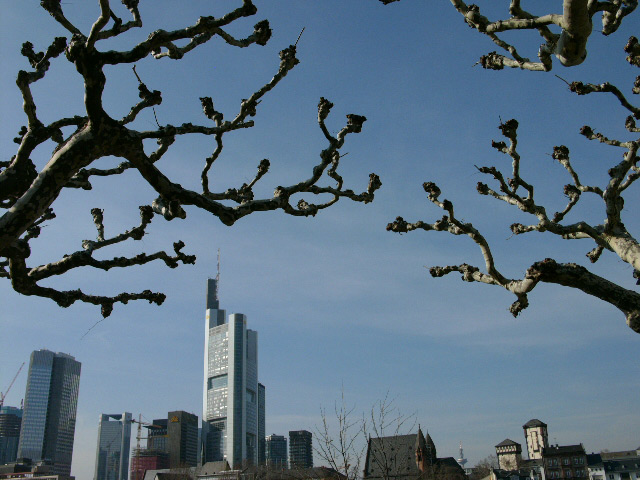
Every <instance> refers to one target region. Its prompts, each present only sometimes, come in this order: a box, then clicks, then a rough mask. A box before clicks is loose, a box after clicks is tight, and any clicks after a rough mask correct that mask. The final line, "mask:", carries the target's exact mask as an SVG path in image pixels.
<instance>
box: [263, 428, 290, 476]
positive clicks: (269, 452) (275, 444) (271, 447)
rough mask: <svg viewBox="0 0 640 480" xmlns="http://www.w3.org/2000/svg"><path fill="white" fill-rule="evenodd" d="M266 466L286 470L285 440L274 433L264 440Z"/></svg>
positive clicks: (282, 436)
mask: <svg viewBox="0 0 640 480" xmlns="http://www.w3.org/2000/svg"><path fill="white" fill-rule="evenodd" d="M265 443H266V457H267V465H268V466H269V467H274V468H287V439H286V437H285V436H284V435H276V434H275V433H274V434H272V435H269V436H268V437H267V438H266V441H265Z"/></svg>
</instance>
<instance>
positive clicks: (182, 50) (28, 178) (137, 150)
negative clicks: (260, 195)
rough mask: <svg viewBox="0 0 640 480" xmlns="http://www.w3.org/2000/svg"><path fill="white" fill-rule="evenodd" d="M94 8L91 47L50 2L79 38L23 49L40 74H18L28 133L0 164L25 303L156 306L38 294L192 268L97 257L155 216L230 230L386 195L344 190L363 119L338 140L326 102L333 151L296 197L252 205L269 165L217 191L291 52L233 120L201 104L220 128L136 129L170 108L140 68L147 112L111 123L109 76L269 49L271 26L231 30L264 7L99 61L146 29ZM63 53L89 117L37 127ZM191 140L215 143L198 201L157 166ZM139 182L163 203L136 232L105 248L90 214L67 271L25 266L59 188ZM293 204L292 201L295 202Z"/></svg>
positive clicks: (98, 214) (59, 266) (161, 33)
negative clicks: (124, 68)
mask: <svg viewBox="0 0 640 480" xmlns="http://www.w3.org/2000/svg"><path fill="white" fill-rule="evenodd" d="M98 3H99V6H100V15H99V17H98V18H97V19H96V20H95V22H94V23H93V25H92V27H91V30H90V32H89V34H88V36H85V35H84V34H83V33H82V32H81V31H80V30H79V29H78V28H76V27H75V26H74V25H72V24H71V23H70V22H69V21H68V20H67V19H66V17H65V16H64V14H63V12H62V6H61V2H60V1H59V0H46V1H45V0H43V1H42V2H41V5H42V7H43V8H44V9H45V10H46V11H47V12H48V13H49V14H50V15H51V16H52V17H53V18H54V19H55V20H56V21H57V22H58V23H60V24H61V25H62V26H63V27H64V28H66V29H67V30H68V31H69V32H70V33H71V37H70V38H64V37H59V38H56V39H55V40H54V41H53V42H52V43H51V45H50V46H49V47H48V48H47V50H46V51H45V52H36V51H35V50H34V47H33V45H32V44H30V43H28V42H27V43H25V44H24V45H23V48H22V54H23V56H24V57H26V59H27V60H28V62H29V64H30V65H31V68H32V69H33V70H32V71H30V72H27V71H20V72H19V73H18V75H17V84H18V87H19V89H20V92H21V95H22V98H23V104H24V106H23V109H24V113H25V115H26V123H27V125H26V126H25V127H22V129H21V130H20V132H19V136H18V137H17V138H16V142H17V143H18V145H19V146H18V150H17V152H16V155H15V156H14V157H12V158H11V160H10V161H4V162H1V163H0V209H2V211H1V212H0V214H1V216H0V277H1V278H6V279H8V280H10V281H11V283H12V286H13V288H14V290H16V291H17V292H19V293H22V294H25V295H38V296H42V297H46V298H50V299H52V300H54V301H55V302H56V303H58V304H59V305H61V306H64V307H66V306H69V305H71V304H73V303H74V302H76V301H82V302H87V303H92V304H96V305H100V306H101V307H102V314H103V315H104V316H107V315H109V314H110V313H111V311H112V309H113V305H114V304H115V303H127V302H128V301H129V300H136V299H145V300H148V301H150V302H153V303H157V304H160V303H162V301H163V300H164V295H163V294H159V293H154V292H151V291H149V290H145V291H143V292H140V293H126V292H123V293H121V294H118V295H114V296H103V295H91V294H86V293H84V292H82V291H81V290H80V289H78V290H68V291H61V290H56V289H55V288H50V287H44V286H41V285H39V284H38V282H40V281H43V280H46V279H49V278H51V277H53V276H58V275H64V274H66V273H68V272H70V271H71V270H73V269H76V268H81V267H93V268H96V269H101V270H109V269H111V268H114V267H119V268H129V267H132V266H137V265H144V264H147V263H149V262H152V261H154V260H160V261H162V262H164V263H165V264H166V265H167V266H169V267H171V268H174V267H176V266H177V265H178V264H179V263H194V261H195V257H194V256H192V255H187V254H184V253H183V252H182V249H183V247H184V244H183V243H182V242H181V241H178V242H175V243H174V253H173V254H168V253H166V252H164V251H159V252H155V253H151V254H147V253H140V254H138V255H135V256H133V257H130V258H126V257H118V256H116V257H113V258H110V259H106V260H105V259H103V260H99V259H96V258H94V256H93V254H94V253H95V252H96V251H98V250H100V249H103V248H106V247H110V248H115V247H118V246H119V245H120V244H122V243H123V242H125V241H128V240H140V239H141V238H142V237H143V236H144V235H146V233H147V232H146V227H147V225H148V224H149V222H150V221H151V219H152V217H153V215H154V214H155V213H159V214H161V215H162V216H163V217H164V218H165V219H167V220H171V219H174V218H185V217H186V215H187V210H186V208H187V207H189V206H195V207H197V208H201V209H203V210H206V211H208V212H210V213H211V214H212V215H214V216H216V217H218V218H219V219H220V221H221V222H222V223H223V224H225V225H232V224H233V223H234V222H235V221H237V220H238V219H239V218H242V217H244V216H246V215H249V214H251V213H254V212H259V211H269V210H278V209H279V210H282V211H283V212H284V213H286V214H289V215H294V216H309V215H311V216H313V215H315V214H316V213H318V212H319V211H320V210H322V209H325V208H328V207H329V206H331V205H333V204H334V203H335V202H337V201H338V200H339V199H340V198H349V199H351V200H353V201H358V202H363V203H368V202H371V201H372V200H373V197H374V193H375V191H376V190H377V189H378V188H379V187H380V185H381V183H380V180H379V178H378V177H377V175H375V174H371V175H370V178H369V185H368V187H367V188H366V190H365V191H364V192H363V193H360V194H356V193H354V192H353V191H352V190H350V189H346V188H344V185H343V183H344V182H343V180H342V177H341V176H340V175H339V174H338V172H337V169H338V166H339V160H340V158H341V155H340V152H339V151H340V149H341V148H342V147H343V146H344V142H345V140H346V136H347V135H349V134H351V133H359V132H360V131H361V129H362V124H363V122H364V121H365V120H366V119H365V117H363V116H359V115H348V116H347V124H346V126H344V127H343V128H342V129H341V130H340V131H339V132H338V134H337V135H335V136H332V135H330V134H329V133H328V129H327V128H326V126H325V124H324V122H325V120H326V118H327V115H328V113H329V109H330V106H329V105H330V102H327V101H326V100H324V99H322V100H321V105H320V106H319V113H318V122H319V125H320V128H321V130H322V131H323V133H324V135H325V137H326V139H327V141H328V146H327V147H326V148H325V149H324V150H323V151H322V152H320V159H319V161H318V162H317V164H316V165H315V166H314V167H312V174H311V176H310V177H309V178H308V179H306V180H301V181H299V182H298V183H294V184H292V185H290V186H277V187H276V188H275V189H274V190H275V191H274V194H273V196H272V197H270V198H264V199H256V198H254V196H255V195H254V192H253V189H254V187H255V186H256V184H257V183H258V182H259V181H261V180H263V178H265V176H266V174H267V173H268V171H269V166H270V162H269V160H267V159H263V160H261V161H260V162H259V165H258V170H257V173H256V175H255V177H254V178H253V179H252V180H251V181H250V182H248V183H245V184H243V185H241V186H239V187H237V188H228V189H227V190H226V191H224V192H220V193H215V192H211V191H210V190H209V186H208V185H209V175H210V173H211V169H212V167H213V164H214V162H215V160H216V159H217V158H218V157H219V156H220V155H221V154H222V153H223V145H224V144H223V139H224V138H225V135H227V134H228V133H230V132H233V131H236V130H240V129H247V128H251V127H252V126H253V125H254V120H253V119H252V118H253V117H255V116H256V115H257V113H258V106H259V104H260V102H261V101H262V99H263V98H264V97H265V96H266V95H267V94H268V93H269V92H270V91H271V90H272V89H273V88H275V87H276V86H277V85H278V84H279V83H280V82H281V81H282V80H283V79H284V77H286V76H287V74H288V73H289V72H290V71H291V70H292V69H293V68H294V67H295V66H296V65H297V64H298V59H297V58H296V46H295V45H292V46H289V47H288V48H285V49H283V50H282V51H281V52H280V58H279V63H278V67H277V71H276V73H275V74H274V76H273V77H272V78H271V79H270V80H269V81H267V82H266V83H264V84H263V86H262V87H260V88H258V89H257V90H256V91H254V92H253V93H251V94H250V95H248V96H247V98H246V99H243V100H241V101H240V102H239V106H238V111H237V113H236V114H235V116H233V117H230V120H225V119H224V116H223V114H222V113H221V112H217V111H216V110H215V109H214V107H213V99H211V98H210V97H202V98H201V103H202V108H203V111H204V114H205V117H206V118H207V121H208V122H211V123H212V124H208V125H207V124H203V125H194V124H192V123H183V124H181V125H171V124H167V125H160V124H159V123H158V121H157V119H156V123H157V127H158V128H157V129H154V130H148V131H138V130H135V129H134V128H131V125H132V124H133V123H134V121H135V120H136V119H137V118H138V116H139V114H140V112H142V111H143V110H144V109H147V108H152V109H153V108H154V107H155V106H158V105H160V104H161V103H162V94H161V93H160V91H157V90H151V89H150V88H149V87H147V85H146V83H145V82H143V80H142V78H140V76H139V75H138V73H137V72H136V70H135V66H134V67H133V69H134V70H133V71H134V75H135V76H136V78H137V80H138V96H139V98H140V101H139V102H138V103H136V104H135V105H133V106H132V107H131V109H130V111H129V113H128V114H127V115H125V116H124V117H123V118H121V119H119V120H118V119H114V118H112V117H111V116H109V114H108V113H107V112H106V110H105V108H104V105H103V92H104V87H105V84H106V76H105V72H104V67H105V66H106V65H117V64H135V63H136V62H137V61H139V60H142V59H143V58H145V57H148V56H153V57H155V58H157V59H161V58H164V57H168V58H171V59H174V60H178V59H180V58H182V57H183V56H184V55H186V54H188V53H190V52H192V51H194V50H195V49H196V48H198V47H201V46H202V45H205V44H206V43H207V42H208V41H209V40H211V39H212V38H213V37H216V36H217V37H220V38H221V39H222V40H223V41H224V42H225V43H226V44H227V45H229V46H232V47H239V48H245V47H249V46H252V45H254V44H255V45H265V44H266V43H267V42H268V40H269V38H270V36H271V28H270V26H269V23H268V21H266V20H262V21H259V22H258V23H256V24H255V26H254V28H253V32H252V33H251V34H249V35H248V36H246V37H245V38H236V37H235V36H232V35H231V34H229V33H228V32H227V31H226V27H228V26H230V25H231V24H232V23H234V22H236V21H237V20H241V19H243V18H247V17H251V16H253V15H255V14H256V12H257V8H256V7H255V5H254V4H253V2H252V1H251V0H242V1H241V5H240V6H238V7H237V8H235V9H233V10H231V11H230V12H228V13H227V14H225V15H222V16H220V17H200V18H199V19H198V20H197V21H196V22H195V23H193V24H192V25H190V26H187V27H185V28H181V29H177V30H174V31H165V30H161V29H159V30H155V31H153V32H152V33H151V34H150V35H149V37H148V38H147V39H146V40H145V41H143V42H140V43H138V44H136V45H133V46H132V47H131V48H129V49H124V50H122V51H115V50H108V51H100V50H98V46H99V45H100V41H101V40H104V39H108V38H112V37H115V36H119V35H122V34H124V33H125V32H127V31H129V30H130V29H132V28H139V27H141V26H142V16H141V14H140V11H139V9H138V5H139V2H138V0H122V4H123V5H124V7H126V9H127V10H128V11H129V13H130V14H131V16H132V20H130V21H129V22H127V23H123V21H122V20H121V18H120V17H119V16H118V15H116V13H114V11H113V9H115V8H116V7H115V5H112V3H113V2H110V1H109V0H98ZM63 51H64V53H65V57H66V59H67V61H69V62H71V63H73V65H74V67H75V69H76V71H77V72H78V74H79V75H80V76H81V77H82V80H83V83H84V111H83V112H81V114H80V115H77V116H75V117H71V118H62V119H59V120H56V121H54V122H52V123H51V124H50V125H48V126H45V125H43V124H42V123H41V122H40V120H39V119H38V116H37V113H36V103H37V102H36V99H35V98H34V96H33V93H32V91H31V84H33V83H34V82H37V81H40V80H42V79H43V78H44V77H45V74H46V72H47V71H48V69H49V68H50V63H51V59H53V58H55V57H58V56H59V55H60V54H61V53H62V52H63ZM145 80H146V79H145ZM154 112H155V110H154ZM65 127H76V130H75V131H74V132H73V133H71V134H70V135H68V136H67V137H66V138H65V137H64V136H63V132H62V129H63V128H65ZM192 134H199V135H205V136H208V137H211V138H212V140H213V142H212V143H213V144H214V150H213V153H212V154H211V155H210V156H209V157H208V158H206V159H204V161H203V167H202V171H201V172H200V178H201V183H202V191H201V192H197V191H193V190H190V189H187V188H184V187H182V186H181V185H180V184H178V183H177V182H174V181H172V180H171V179H170V178H169V177H167V176H166V175H165V174H164V173H163V172H162V170H161V165H160V163H161V162H160V160H161V159H162V158H163V157H164V155H165V154H166V153H167V152H168V151H169V149H170V147H171V145H172V144H173V143H174V141H175V139H176V138H177V137H179V136H184V135H192ZM148 139H156V140H157V143H158V147H157V149H156V150H155V151H154V152H152V153H146V152H145V149H144V145H143V143H144V142H145V141H148ZM48 140H53V141H54V142H55V143H56V144H57V145H56V147H55V148H54V150H53V152H52V153H51V156H50V158H49V161H48V162H46V165H45V166H44V167H43V168H42V169H40V171H38V170H37V169H36V167H35V164H34V163H33V162H32V161H31V155H32V153H33V152H34V151H35V150H36V149H37V148H38V147H40V146H41V145H42V144H43V143H45V142H46V141H48ZM105 157H115V158H119V159H122V161H121V162H120V163H119V164H118V165H117V166H114V167H112V168H96V167H95V166H93V164H94V162H95V161H97V160H99V159H102V158H105ZM133 171H137V173H138V174H140V176H141V177H142V179H143V181H145V182H147V183H148V184H149V185H150V186H151V187H152V188H153V189H154V190H155V191H156V193H157V198H155V199H154V200H153V201H152V202H150V203H151V205H147V206H143V207H140V215H141V223H140V225H138V226H137V227H134V228H132V229H130V230H127V231H125V232H123V233H121V234H119V235H116V236H114V237H111V238H106V237H105V233H104V230H105V229H104V224H103V211H102V210H101V209H93V210H92V211H91V213H92V216H93V220H94V224H95V225H96V228H97V231H98V233H97V238H96V240H85V241H84V242H83V244H82V245H83V249H82V250H79V251H76V252H73V253H71V254H68V255H65V256H64V257H63V258H62V259H60V260H57V261H52V262H50V263H46V264H44V265H40V266H36V267H30V266H28V265H27V258H29V256H30V253H31V246H30V243H29V242H30V241H31V240H33V239H34V238H37V237H39V236H40V234H41V232H42V230H41V227H42V226H43V224H44V223H45V222H48V221H52V220H53V219H54V217H55V216H54V215H53V211H52V206H53V204H54V203H55V201H56V200H57V198H58V196H59V195H60V193H61V191H62V190H63V189H65V188H80V189H83V190H91V189H92V184H91V179H92V177H103V178H105V179H108V180H111V181H115V180H116V179H117V178H118V176H119V175H121V174H123V173H125V172H133ZM323 181H327V182H328V184H321V182H323ZM301 194H305V195H310V196H320V197H321V200H319V201H317V202H315V203H311V202H309V201H306V200H304V199H300V198H299V197H300V195H301ZM293 197H296V200H295V201H294V200H293Z"/></svg>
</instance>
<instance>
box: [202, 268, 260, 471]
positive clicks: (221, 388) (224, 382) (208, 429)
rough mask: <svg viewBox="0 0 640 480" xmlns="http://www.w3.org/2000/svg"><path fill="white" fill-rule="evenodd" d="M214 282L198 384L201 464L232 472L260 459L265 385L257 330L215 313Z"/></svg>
mask: <svg viewBox="0 0 640 480" xmlns="http://www.w3.org/2000/svg"><path fill="white" fill-rule="evenodd" d="M217 285H218V280H217V279H209V281H208V284H207V305H206V320H205V342H204V385H203V398H202V403H203V428H202V437H203V441H204V448H203V451H204V459H203V462H210V461H221V460H226V461H227V462H228V463H229V465H230V466H231V467H232V468H236V467H241V466H242V465H243V464H257V463H259V462H260V460H261V459H264V452H261V451H260V450H261V448H262V447H263V446H264V443H263V442H261V441H260V438H264V400H265V393H264V386H263V385H260V384H259V383H258V332H256V331H254V330H250V329H248V328H247V318H246V316H244V315H242V314H239V313H236V314H231V315H229V319H228V322H225V311H224V310H221V309H220V305H219V301H218V292H217Z"/></svg>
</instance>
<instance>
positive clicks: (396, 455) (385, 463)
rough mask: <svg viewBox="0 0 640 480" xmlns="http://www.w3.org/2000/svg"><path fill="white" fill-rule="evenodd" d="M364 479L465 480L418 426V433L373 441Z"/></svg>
mask: <svg viewBox="0 0 640 480" xmlns="http://www.w3.org/2000/svg"><path fill="white" fill-rule="evenodd" d="M363 478H364V480H389V479H393V480H464V479H466V475H465V472H464V470H463V469H462V467H461V466H460V465H458V462H457V461H456V459H455V458H453V457H446V458H438V457H437V452H436V446H435V444H434V442H433V439H432V438H431V436H430V435H429V434H428V433H427V437H426V438H425V437H424V435H423V434H422V430H421V429H420V428H419V427H418V433H417V434H410V435H395V436H391V437H373V438H369V442H368V444H367V456H366V458H365V465H364V477H363Z"/></svg>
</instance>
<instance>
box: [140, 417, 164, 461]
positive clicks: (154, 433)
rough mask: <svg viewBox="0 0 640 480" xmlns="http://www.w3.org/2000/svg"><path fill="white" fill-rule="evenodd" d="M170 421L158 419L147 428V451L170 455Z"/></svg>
mask: <svg viewBox="0 0 640 480" xmlns="http://www.w3.org/2000/svg"><path fill="white" fill-rule="evenodd" d="M168 425H169V420H168V419H166V418H156V419H154V420H153V423H152V424H151V425H145V427H146V428H147V450H158V451H159V452H165V453H169V431H168Z"/></svg>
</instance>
